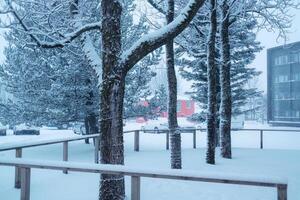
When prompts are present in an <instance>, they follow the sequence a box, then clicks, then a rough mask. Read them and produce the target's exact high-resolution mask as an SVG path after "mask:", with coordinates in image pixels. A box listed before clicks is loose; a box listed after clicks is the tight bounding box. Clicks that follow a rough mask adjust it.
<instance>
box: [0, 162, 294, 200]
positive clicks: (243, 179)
mask: <svg viewBox="0 0 300 200" xmlns="http://www.w3.org/2000/svg"><path fill="white" fill-rule="evenodd" d="M0 165H3V166H15V167H19V168H20V169H21V173H23V174H22V183H21V185H22V187H21V194H23V196H25V197H27V198H24V199H22V200H29V197H30V195H29V193H30V170H31V169H32V168H36V169H48V170H68V171H76V172H86V173H104V174H117V175H125V176H131V177H132V183H134V184H132V187H134V188H132V189H131V191H133V192H134V194H131V195H132V200H139V199H140V178H141V177H147V178H160V179H175V180H184V181H199V182H209V183H222V184H236V185H249V186H261V187H275V188H277V196H278V198H277V199H278V200H287V185H288V183H287V180H285V179H283V178H278V177H273V178H270V177H263V176H246V175H244V174H243V175H240V174H227V173H226V174H218V173H203V172H202V173H201V172H199V171H187V170H154V169H136V168H128V167H125V166H121V165H99V164H84V163H74V162H62V161H36V160H25V159H0ZM24 190H26V191H24Z"/></svg>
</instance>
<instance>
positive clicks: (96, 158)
mask: <svg viewBox="0 0 300 200" xmlns="http://www.w3.org/2000/svg"><path fill="white" fill-rule="evenodd" d="M144 131H146V132H147V131H154V130H130V131H124V133H134V151H139V150H140V132H144ZM197 131H200V132H203V131H206V129H182V130H181V132H182V133H192V134H193V148H194V149H196V143H197ZM232 131H258V132H259V133H260V148H261V149H263V144H264V143H263V141H264V140H263V139H264V137H263V134H264V132H267V131H280V132H299V133H300V130H281V129H280V130H279V129H232ZM159 132H160V133H162V134H166V149H167V150H168V149H169V141H170V138H169V137H170V135H169V130H167V129H163V130H162V129H160V130H159ZM89 138H93V139H95V150H94V162H95V163H96V164H98V163H99V147H100V141H99V134H93V135H85V136H75V137H70V138H64V139H53V140H46V141H38V142H29V143H22V144H15V145H7V146H1V147H0V151H8V150H15V157H16V158H22V149H23V148H29V147H37V146H45V145H51V144H58V143H62V144H63V155H62V158H63V159H62V160H63V161H68V157H69V156H68V154H69V153H68V144H69V142H72V141H78V140H85V139H89ZM63 173H65V174H67V173H68V170H63ZM20 174H21V170H20V168H18V167H16V168H15V188H20V187H21V175H20Z"/></svg>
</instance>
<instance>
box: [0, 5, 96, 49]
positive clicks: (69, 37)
mask: <svg viewBox="0 0 300 200" xmlns="http://www.w3.org/2000/svg"><path fill="white" fill-rule="evenodd" d="M6 13H10V14H12V15H13V16H14V17H15V18H16V20H17V22H18V23H19V24H20V26H21V27H22V28H23V29H24V31H25V32H26V33H27V34H28V35H29V36H30V37H31V39H32V40H33V41H34V42H35V43H36V44H37V46H39V47H42V48H63V47H64V46H65V45H66V44H69V43H70V42H72V41H73V40H74V39H76V38H78V37H79V36H81V35H82V34H83V33H85V32H88V31H91V30H99V31H100V30H101V22H94V23H89V24H85V25H82V26H81V27H78V28H77V29H76V30H75V31H73V32H70V33H67V34H64V35H61V37H62V39H52V41H49V42H48V41H47V42H45V41H42V40H40V39H39V37H38V36H37V35H43V36H46V37H47V35H46V34H42V33H40V32H38V31H34V30H32V28H30V27H28V26H27V25H26V24H25V22H24V21H23V18H22V17H21V16H20V15H19V14H18V13H17V12H16V10H15V9H14V8H13V7H12V5H11V4H9V10H8V11H7V12H6ZM1 14H3V13H1Z"/></svg>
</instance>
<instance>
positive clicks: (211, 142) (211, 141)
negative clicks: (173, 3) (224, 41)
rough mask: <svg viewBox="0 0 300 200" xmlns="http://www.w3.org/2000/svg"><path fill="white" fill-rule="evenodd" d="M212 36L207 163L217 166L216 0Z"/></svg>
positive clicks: (211, 23) (212, 16) (213, 6)
mask: <svg viewBox="0 0 300 200" xmlns="http://www.w3.org/2000/svg"><path fill="white" fill-rule="evenodd" d="M210 7H211V8H210V9H211V10H210V34H209V38H208V50H207V64H208V66H207V75H208V77H207V78H208V113H207V152H206V162H207V163H208V164H215V137H216V123H217V90H216V81H217V77H216V74H217V69H216V63H215V57H216V52H215V50H216V49H215V44H216V33H217V5H216V0H210Z"/></svg>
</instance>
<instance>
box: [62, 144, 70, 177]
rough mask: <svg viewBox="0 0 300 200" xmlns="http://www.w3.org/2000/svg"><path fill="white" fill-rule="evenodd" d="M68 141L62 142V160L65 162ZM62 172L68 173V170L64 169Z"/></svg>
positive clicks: (66, 159)
mask: <svg viewBox="0 0 300 200" xmlns="http://www.w3.org/2000/svg"><path fill="white" fill-rule="evenodd" d="M68 146H69V145H68V142H63V161H65V162H67V161H68ZM63 173H64V174H67V173H68V170H66V169H64V170H63Z"/></svg>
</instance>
